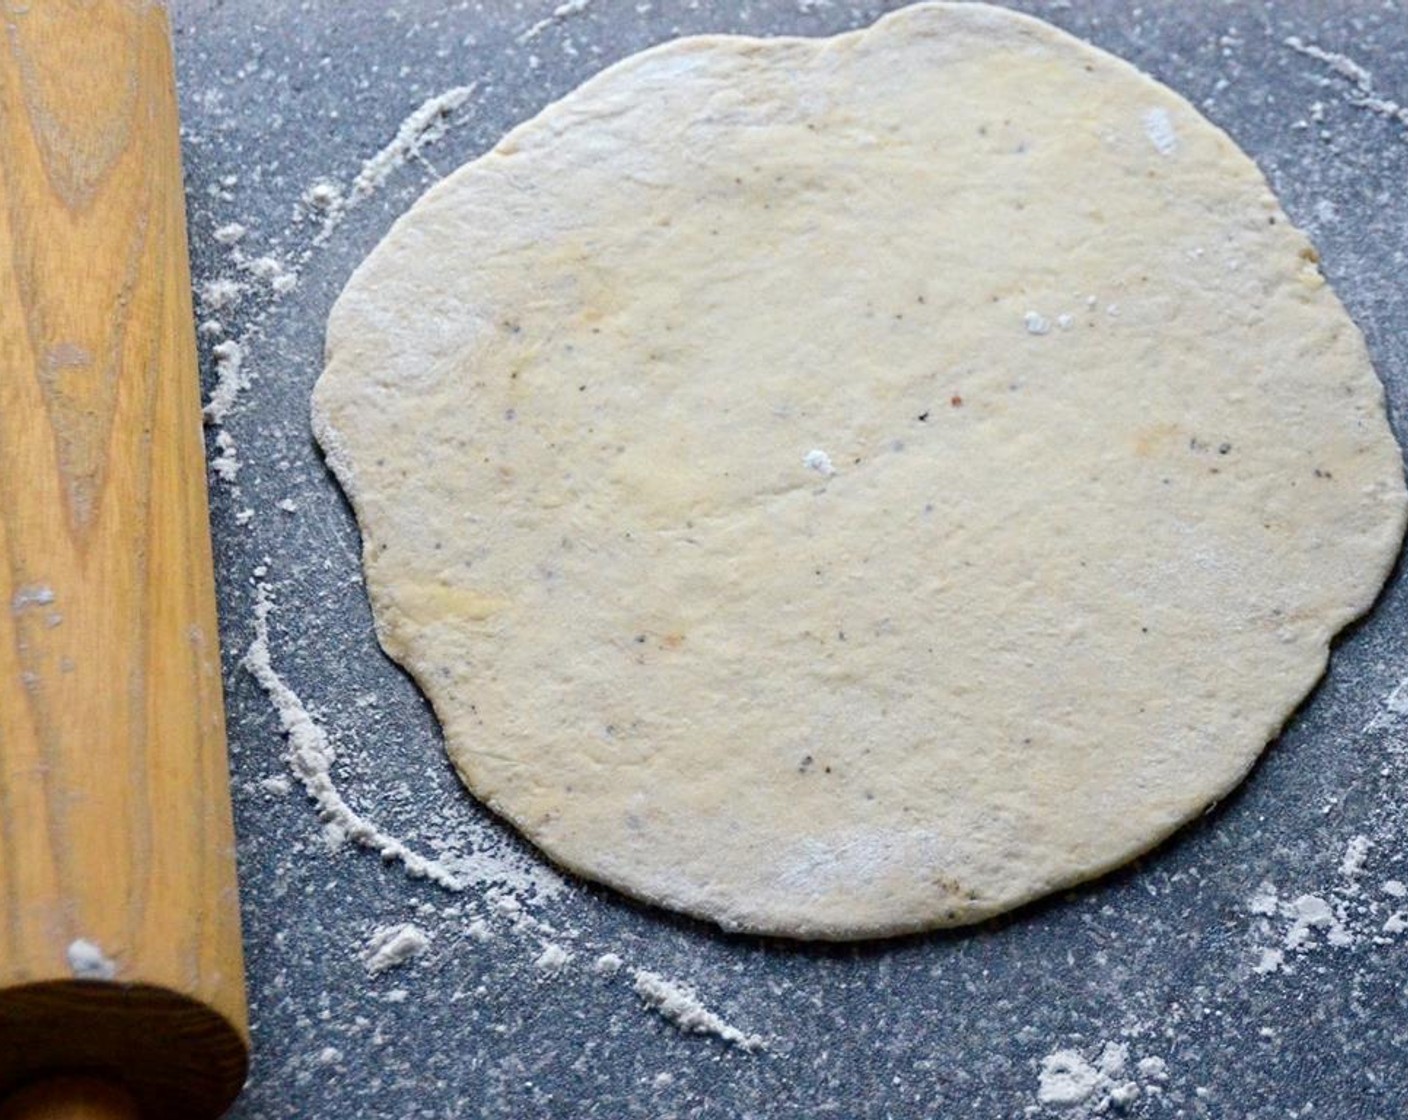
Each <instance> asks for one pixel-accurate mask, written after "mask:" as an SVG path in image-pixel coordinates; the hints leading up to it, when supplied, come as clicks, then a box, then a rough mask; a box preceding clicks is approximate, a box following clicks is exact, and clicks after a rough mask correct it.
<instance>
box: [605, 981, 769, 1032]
mask: <svg viewBox="0 0 1408 1120" xmlns="http://www.w3.org/2000/svg"><path fill="white" fill-rule="evenodd" d="M631 986H632V988H633V989H634V990H635V993H636V995H638V996H640V998H641V1001H642V1002H643V1003H644V1004H645V1005H646V1006H647V1007H649V1008H650V1009H651V1010H653V1011H657V1012H659V1014H660V1015H661V1016H662V1017H663V1018H664V1019H666V1020H667V1021H668V1022H671V1023H673V1024H674V1025H675V1026H676V1027H678V1028H679V1029H680V1030H682V1031H684V1032H685V1033H686V1034H713V1035H717V1036H718V1037H719V1038H721V1039H723V1040H724V1041H725V1042H731V1043H733V1044H734V1045H735V1046H739V1047H742V1048H743V1049H744V1050H760V1049H762V1047H763V1039H762V1036H761V1035H756V1034H744V1033H743V1032H742V1031H740V1030H739V1029H738V1028H737V1027H735V1026H733V1025H732V1024H730V1023H728V1022H725V1021H724V1020H723V1019H721V1018H720V1017H719V1016H718V1015H716V1014H714V1012H712V1011H710V1010H709V1009H708V1008H707V1007H705V1006H704V1004H703V1003H702V1002H701V1001H700V999H699V996H698V994H697V993H696V992H695V991H694V989H693V988H690V987H689V986H687V985H685V984H679V983H676V982H675V981H673V980H667V979H665V977H663V976H661V975H660V974H659V973H658V972H649V971H647V970H646V969H643V968H639V969H636V972H635V976H634V981H633V983H632V985H631Z"/></svg>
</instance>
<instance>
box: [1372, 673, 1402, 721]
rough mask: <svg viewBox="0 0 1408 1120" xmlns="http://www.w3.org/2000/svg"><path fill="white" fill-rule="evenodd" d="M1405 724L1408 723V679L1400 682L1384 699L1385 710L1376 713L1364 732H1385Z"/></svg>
mask: <svg viewBox="0 0 1408 1120" xmlns="http://www.w3.org/2000/svg"><path fill="white" fill-rule="evenodd" d="M1403 723H1408V677H1404V678H1403V679H1402V680H1401V681H1399V682H1398V684H1397V686H1396V687H1395V688H1394V690H1393V691H1392V692H1390V693H1389V694H1388V695H1387V696H1385V697H1384V702H1383V710H1382V711H1379V712H1375V713H1374V715H1373V718H1371V719H1370V720H1369V722H1368V723H1366V724H1365V725H1364V727H1363V730H1364V731H1385V730H1388V729H1390V728H1394V727H1397V726H1399V725H1400V724H1403Z"/></svg>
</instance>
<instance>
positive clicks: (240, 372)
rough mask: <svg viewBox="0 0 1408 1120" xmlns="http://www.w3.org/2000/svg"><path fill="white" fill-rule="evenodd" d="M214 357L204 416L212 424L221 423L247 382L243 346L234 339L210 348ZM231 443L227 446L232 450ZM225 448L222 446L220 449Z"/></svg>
mask: <svg viewBox="0 0 1408 1120" xmlns="http://www.w3.org/2000/svg"><path fill="white" fill-rule="evenodd" d="M211 354H212V355H214V357H215V388H214V389H212V390H211V392H210V400H209V401H208V402H207V403H206V406H205V418H206V420H208V421H209V422H210V423H212V424H216V425H219V424H223V423H224V422H225V417H226V416H227V415H228V414H229V411H230V409H231V408H233V407H234V404H235V401H236V399H238V397H239V395H240V391H241V390H242V389H244V388H245V387H246V386H247V385H248V384H249V377H248V376H247V375H246V374H245V372H244V347H243V346H241V345H240V344H239V343H238V342H236V341H235V340H234V339H232V338H231V339H226V340H225V341H224V342H221V343H219V344H218V345H216V346H215V348H214V349H213V350H211ZM233 447H234V445H233V444H230V445H229V446H228V449H229V450H230V451H233ZM223 450H226V448H222V451H223Z"/></svg>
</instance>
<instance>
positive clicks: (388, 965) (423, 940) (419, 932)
mask: <svg viewBox="0 0 1408 1120" xmlns="http://www.w3.org/2000/svg"><path fill="white" fill-rule="evenodd" d="M429 946H430V935H429V934H427V933H426V932H425V930H423V929H421V928H420V926H418V925H415V924H414V923H412V922H404V923H402V924H401V925H394V926H382V927H381V928H379V929H377V930H376V931H375V932H374V933H373V934H372V935H371V937H370V938H369V939H368V941H367V945H366V948H365V949H363V951H362V964H363V965H365V966H366V969H367V975H368V976H380V975H381V974H382V973H383V972H385V971H387V970H388V969H392V968H396V967H397V966H399V965H403V964H405V963H406V962H407V961H408V960H410V959H411V958H412V957H418V956H420V955H421V953H423V952H425V950H426V949H427V948H429Z"/></svg>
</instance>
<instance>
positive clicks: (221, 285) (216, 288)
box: [196, 276, 248, 311]
mask: <svg viewBox="0 0 1408 1120" xmlns="http://www.w3.org/2000/svg"><path fill="white" fill-rule="evenodd" d="M247 290H248V289H247V288H246V286H245V285H244V284H241V283H240V282H239V281H238V280H232V279H231V278H230V277H228V276H218V277H216V278H215V279H214V280H207V281H205V283H203V284H202V285H201V286H200V288H199V289H198V290H197V293H196V295H197V297H198V298H199V300H200V302H201V306H202V307H205V308H207V309H209V310H211V311H223V310H224V309H225V308H227V307H233V306H234V305H235V304H237V303H239V301H240V300H241V299H243V298H244V294H245V292H246V291H247Z"/></svg>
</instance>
